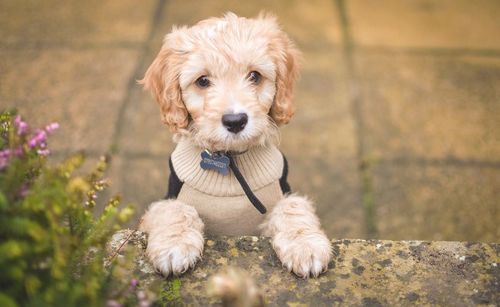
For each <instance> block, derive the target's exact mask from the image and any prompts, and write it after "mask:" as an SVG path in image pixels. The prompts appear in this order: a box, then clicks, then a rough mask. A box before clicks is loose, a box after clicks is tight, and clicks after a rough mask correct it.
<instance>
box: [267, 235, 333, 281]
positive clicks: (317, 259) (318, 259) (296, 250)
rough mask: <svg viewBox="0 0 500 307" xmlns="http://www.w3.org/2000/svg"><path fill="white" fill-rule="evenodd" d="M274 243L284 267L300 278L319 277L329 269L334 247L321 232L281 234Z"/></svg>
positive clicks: (275, 237)
mask: <svg viewBox="0 0 500 307" xmlns="http://www.w3.org/2000/svg"><path fill="white" fill-rule="evenodd" d="M272 243H273V247H274V250H275V251H276V254H277V255H278V258H279V259H280V260H281V263H282V264H283V266H284V267H286V268H287V269H288V271H292V272H294V273H295V274H296V275H297V276H299V277H302V278H308V277H309V276H313V277H317V276H318V275H319V274H321V273H322V272H324V271H326V269H327V268H328V263H329V262H330V259H331V255H332V247H331V243H330V241H329V240H328V238H327V237H326V235H325V234H324V233H323V232H321V231H315V232H311V233H305V232H304V233H300V234H299V233H287V232H281V233H278V234H276V235H275V236H274V238H273V240H272Z"/></svg>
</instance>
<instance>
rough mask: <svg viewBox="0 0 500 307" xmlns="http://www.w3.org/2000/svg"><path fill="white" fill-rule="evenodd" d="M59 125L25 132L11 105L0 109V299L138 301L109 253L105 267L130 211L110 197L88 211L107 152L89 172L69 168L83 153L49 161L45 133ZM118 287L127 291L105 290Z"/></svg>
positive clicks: (18, 302)
mask: <svg viewBox="0 0 500 307" xmlns="http://www.w3.org/2000/svg"><path fill="white" fill-rule="evenodd" d="M58 127H59V126H58V125H57V124H55V123H53V124H50V125H48V126H46V127H45V128H43V129H37V130H35V131H30V129H29V127H28V125H27V123H25V122H24V121H23V120H22V119H21V117H20V116H17V115H15V113H14V112H2V113H0V271H1V274H0V290H1V291H0V306H95V305H105V304H106V303H107V304H108V305H115V306H116V305H117V304H118V305H127V304H133V303H134V302H135V303H136V302H137V300H138V299H137V297H135V296H134V293H136V290H135V289H136V288H137V282H135V281H134V280H132V282H131V283H130V282H127V281H125V282H122V281H120V280H118V281H117V280H116V278H114V276H116V274H113V272H114V271H115V269H116V268H117V266H118V265H119V264H117V261H115V260H112V261H111V264H110V265H109V267H108V268H107V269H105V268H104V266H103V263H104V262H105V260H109V259H106V257H107V254H106V248H105V247H106V243H107V242H108V240H109V239H110V237H111V235H112V234H113V232H115V231H116V230H117V229H119V228H121V225H122V224H123V223H124V222H126V221H127V220H128V219H129V218H130V217H131V215H132V213H133V211H132V209H131V208H130V207H124V208H122V209H119V208H118V204H119V202H120V198H119V197H118V196H115V197H112V198H111V199H109V200H108V201H107V202H106V203H105V205H104V210H103V211H102V213H101V214H100V215H98V216H97V217H96V216H95V215H94V214H93V210H94V207H95V205H96V201H97V197H98V195H99V193H100V192H101V191H102V190H103V189H105V188H106V187H107V186H108V184H109V183H108V181H107V180H106V179H104V177H103V176H104V171H105V169H106V165H107V160H106V159H104V158H103V159H101V160H100V161H99V162H98V163H97V166H96V168H95V169H94V171H92V172H91V173H90V174H88V175H76V174H75V170H77V169H78V168H79V167H80V166H81V165H82V163H83V161H84V158H83V156H82V155H75V156H72V157H70V158H68V159H66V160H65V161H64V162H62V163H59V164H56V165H52V164H49V163H47V155H49V154H50V152H49V150H48V147H47V137H48V136H49V135H50V134H51V133H52V132H53V131H54V130H56V129H57V128H58ZM124 284H125V286H124ZM119 287H128V288H129V289H128V291H125V292H126V293H127V295H128V296H129V297H120V298H114V297H110V295H112V293H122V295H123V293H124V292H123V291H117V290H116V288H119ZM113 288H114V289H113ZM110 302H112V303H110Z"/></svg>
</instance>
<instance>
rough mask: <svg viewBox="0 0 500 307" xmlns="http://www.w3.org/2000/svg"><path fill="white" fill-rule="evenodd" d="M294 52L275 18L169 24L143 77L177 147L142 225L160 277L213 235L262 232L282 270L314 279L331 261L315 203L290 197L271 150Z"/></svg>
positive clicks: (176, 270) (286, 110)
mask: <svg viewBox="0 0 500 307" xmlns="http://www.w3.org/2000/svg"><path fill="white" fill-rule="evenodd" d="M299 56H300V54H299V51H298V50H297V48H296V47H295V45H294V44H293V42H292V41H291V40H290V39H289V38H288V36H287V35H286V34H285V33H284V32H283V31H281V29H280V27H279V25H278V24H277V22H276V19H275V18H274V17H272V16H269V15H267V14H260V15H259V16H258V17H257V18H255V19H247V18H242V17H238V16H236V15H235V14H232V13H227V14H226V15H225V16H224V17H222V18H210V19H207V20H203V21H201V22H199V23H198V24H196V25H194V26H192V27H178V28H174V29H173V30H172V32H171V33H170V34H168V35H167V36H166V37H165V39H164V42H163V46H162V48H161V50H160V52H159V53H158V55H157V57H156V58H155V59H154V61H153V63H152V64H151V66H150V67H149V68H148V70H147V72H146V74H145V76H144V78H143V79H142V80H141V81H140V82H141V83H142V84H143V85H144V88H145V89H148V90H150V91H151V92H152V94H153V96H154V97H155V98H156V100H157V102H158V104H159V105H160V109H161V117H162V119H163V122H164V123H165V124H166V125H167V126H168V127H169V128H170V129H171V130H172V132H173V133H174V140H175V141H176V143H177V146H176V148H175V150H174V152H173V153H172V155H171V158H170V171H171V175H170V178H169V191H168V195H167V197H166V199H165V200H161V201H158V202H155V203H152V204H151V205H150V207H149V209H148V211H147V212H146V213H145V215H144V216H143V218H142V221H141V226H140V228H141V230H143V231H146V232H147V233H148V234H149V242H148V246H147V255H148V257H149V259H150V260H151V262H152V263H153V265H154V266H155V267H156V268H157V269H158V270H159V271H160V272H162V273H163V274H164V275H166V276H168V275H170V274H174V275H178V274H182V273H184V272H185V271H186V270H188V269H189V268H190V267H192V266H194V264H195V262H196V261H197V260H198V259H199V258H200V257H201V255H202V252H203V246H204V238H203V235H204V231H206V232H207V233H209V234H211V235H232V236H235V235H264V236H269V237H271V242H272V246H273V248H274V250H275V251H276V253H277V255H278V257H279V259H280V260H281V262H282V264H283V266H284V267H286V268H287V269H288V270H289V271H293V272H294V273H295V274H296V275H298V276H300V277H304V278H307V277H309V276H314V277H316V276H318V275H319V274H320V273H321V272H323V271H324V270H326V268H327V266H328V262H329V260H330V258H331V244H330V241H329V240H328V238H327V237H326V235H325V233H324V232H323V231H322V230H321V226H320V223H319V220H318V217H317V216H316V215H315V212H314V207H313V205H312V203H311V202H310V201H309V200H308V199H307V198H305V197H302V196H298V195H296V194H291V192H290V187H289V185H288V183H287V181H286V176H287V172H288V166H287V162H286V159H285V158H284V156H283V155H282V153H281V152H280V151H279V150H278V149H277V147H276V146H277V145H276V144H277V142H278V137H279V132H278V126H280V125H283V124H286V123H288V121H289V120H290V119H291V117H292V115H293V113H294V106H293V104H292V99H293V89H294V83H295V81H296V78H297V75H298V58H299Z"/></svg>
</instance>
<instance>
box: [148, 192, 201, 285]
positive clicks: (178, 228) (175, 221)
mask: <svg viewBox="0 0 500 307" xmlns="http://www.w3.org/2000/svg"><path fill="white" fill-rule="evenodd" d="M140 230H142V231H145V232H147V233H148V235H149V236H148V246H147V249H146V254H147V255H148V258H149V259H150V260H151V262H152V263H153V265H154V266H155V268H156V269H157V270H159V271H160V272H161V273H162V274H163V275H165V276H168V275H170V274H173V275H179V274H182V273H184V272H185V271H187V270H188V269H189V268H191V267H193V266H194V264H195V263H196V261H197V260H198V259H200V258H201V255H202V253H203V245H204V239H203V222H202V221H201V219H200V217H199V216H198V213H197V212H196V210H195V209H194V208H193V207H191V206H188V205H186V204H183V203H182V202H180V201H177V200H164V201H158V202H155V203H152V204H151V205H150V206H149V209H148V211H147V212H146V213H145V214H144V216H143V217H142V221H141V225H140Z"/></svg>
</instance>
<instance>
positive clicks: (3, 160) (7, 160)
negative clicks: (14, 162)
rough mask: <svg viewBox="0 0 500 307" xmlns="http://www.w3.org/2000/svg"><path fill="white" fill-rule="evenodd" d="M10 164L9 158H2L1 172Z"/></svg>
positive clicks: (0, 158)
mask: <svg viewBox="0 0 500 307" xmlns="http://www.w3.org/2000/svg"><path fill="white" fill-rule="evenodd" d="M8 162H9V159H8V158H5V157H0V171H1V170H3V169H4V168H6V167H7V164H8Z"/></svg>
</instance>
